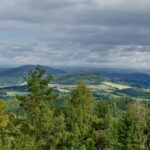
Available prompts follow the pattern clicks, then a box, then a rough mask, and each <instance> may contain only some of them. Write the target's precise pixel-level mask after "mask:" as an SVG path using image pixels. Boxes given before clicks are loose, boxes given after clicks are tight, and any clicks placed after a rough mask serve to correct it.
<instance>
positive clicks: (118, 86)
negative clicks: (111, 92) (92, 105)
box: [102, 81, 131, 90]
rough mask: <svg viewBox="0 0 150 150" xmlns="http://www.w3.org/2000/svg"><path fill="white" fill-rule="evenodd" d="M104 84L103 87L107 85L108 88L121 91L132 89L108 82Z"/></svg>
mask: <svg viewBox="0 0 150 150" xmlns="http://www.w3.org/2000/svg"><path fill="white" fill-rule="evenodd" d="M102 84H103V85H106V86H108V87H111V88H116V89H119V90H123V89H128V88H131V87H130V86H128V85H123V84H117V83H112V82H107V81H105V82H103V83H102Z"/></svg>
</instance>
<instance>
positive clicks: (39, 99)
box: [17, 66, 65, 150]
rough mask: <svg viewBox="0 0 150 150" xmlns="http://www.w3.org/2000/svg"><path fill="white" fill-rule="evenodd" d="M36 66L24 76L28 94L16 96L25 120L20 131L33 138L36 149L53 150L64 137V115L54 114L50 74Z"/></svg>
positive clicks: (53, 96)
mask: <svg viewBox="0 0 150 150" xmlns="http://www.w3.org/2000/svg"><path fill="white" fill-rule="evenodd" d="M44 73H45V71H44V70H43V69H42V68H41V67H40V66H38V67H37V68H36V69H35V71H29V73H28V76H27V78H26V83H27V86H28V94H27V95H21V96H17V98H18V100H19V101H20V106H21V108H22V109H23V110H24V113H25V116H26V117H25V121H24V122H22V124H21V131H23V134H24V135H25V137H27V136H30V137H31V138H32V139H34V142H35V143H36V147H37V149H41V150H42V149H44V150H45V149H51V150H55V149H56V147H57V145H58V144H59V142H60V141H61V140H63V138H64V137H65V135H64V134H65V123H64V116H63V115H59V116H54V109H53V107H52V105H51V100H52V99H55V95H54V94H53V90H52V88H50V87H49V86H48V84H49V83H50V81H51V75H47V76H45V75H44Z"/></svg>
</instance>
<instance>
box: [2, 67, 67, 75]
mask: <svg viewBox="0 0 150 150" xmlns="http://www.w3.org/2000/svg"><path fill="white" fill-rule="evenodd" d="M42 67H43V68H44V69H45V71H46V73H51V74H57V73H65V71H63V70H61V69H55V68H52V67H48V66H42ZM35 68H36V65H24V66H20V67H15V68H7V69H4V68H2V69H0V76H16V77H18V76H24V75H26V74H27V72H28V71H29V70H30V69H31V70H34V69H35Z"/></svg>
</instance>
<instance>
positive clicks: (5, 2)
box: [0, 0, 150, 67]
mask: <svg viewBox="0 0 150 150" xmlns="http://www.w3.org/2000/svg"><path fill="white" fill-rule="evenodd" d="M4 64H5V65H7V64H17V65H22V64H44V65H57V66H66V65H67V66H96V67H99V66H106V67H149V66H150V0H0V65H4Z"/></svg>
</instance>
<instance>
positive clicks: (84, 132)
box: [0, 66, 150, 150]
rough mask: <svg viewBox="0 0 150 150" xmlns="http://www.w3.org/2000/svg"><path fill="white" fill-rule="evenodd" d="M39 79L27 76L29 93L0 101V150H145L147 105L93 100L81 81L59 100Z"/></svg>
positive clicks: (149, 132) (37, 74) (40, 74)
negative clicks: (15, 98) (6, 100)
mask: <svg viewBox="0 0 150 150" xmlns="http://www.w3.org/2000/svg"><path fill="white" fill-rule="evenodd" d="M44 73H45V71H44V70H43V69H42V68H41V67H40V66H38V67H37V68H36V69H35V70H34V71H29V73H28V76H27V77H26V78H25V81H26V83H27V87H28V92H26V94H23V95H18V96H17V100H13V101H11V102H7V103H5V102H4V101H0V150H148V149H149V141H150V128H149V122H150V117H149V113H150V111H149V108H150V103H149V101H137V100H133V99H131V98H129V97H125V96H124V97H117V96H108V95H102V94H101V93H100V95H99V93H98V96H100V97H97V99H96V100H95V99H94V97H93V95H92V93H91V91H90V90H89V88H88V86H87V85H86V84H85V83H84V82H82V81H80V82H78V83H77V85H76V86H75V88H73V89H72V91H71V92H70V93H69V92H68V93H67V94H61V95H59V96H58V95H57V94H59V93H57V92H54V90H53V89H52V88H50V87H49V83H50V82H51V78H52V77H51V75H45V74H44ZM56 93H57V94H56ZM57 96H58V97H57ZM56 98H57V100H56ZM6 104H7V107H6V106H5V105H6Z"/></svg>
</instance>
